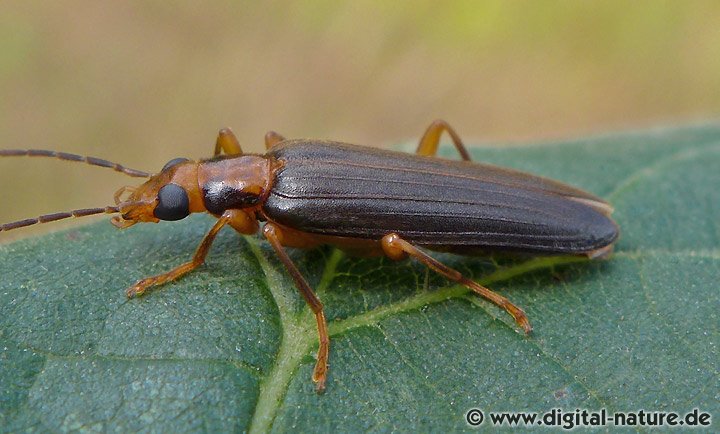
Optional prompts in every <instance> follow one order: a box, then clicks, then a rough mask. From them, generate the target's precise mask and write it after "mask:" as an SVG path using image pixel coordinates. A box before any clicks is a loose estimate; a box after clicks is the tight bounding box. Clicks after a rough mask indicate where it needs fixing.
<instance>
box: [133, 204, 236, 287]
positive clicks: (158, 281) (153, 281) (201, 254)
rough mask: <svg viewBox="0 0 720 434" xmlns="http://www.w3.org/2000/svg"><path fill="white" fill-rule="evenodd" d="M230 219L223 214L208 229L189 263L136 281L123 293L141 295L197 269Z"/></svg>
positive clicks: (228, 215) (229, 214)
mask: <svg viewBox="0 0 720 434" xmlns="http://www.w3.org/2000/svg"><path fill="white" fill-rule="evenodd" d="M231 218H232V214H231V213H225V214H223V215H222V216H221V217H220V218H219V219H218V221H217V222H215V225H214V226H213V227H212V228H211V229H210V231H209V232H208V233H207V234H206V235H205V237H204V238H203V239H202V241H201V242H200V245H199V246H198V248H197V250H196V251H195V255H194V256H193V258H192V260H190V262H186V263H184V264H182V265H180V266H179V267H177V268H174V269H173V270H170V271H168V272H167V273H163V274H158V275H157V276H152V277H148V278H145V279H142V280H138V281H137V283H135V284H134V285H133V286H131V287H130V288H128V289H127V290H126V291H125V294H127V296H128V298H133V297H135V296H138V295H142V294H143V293H145V291H147V290H148V289H149V288H150V287H153V286H158V285H162V284H165V283H167V282H170V281H173V280H175V279H177V278H179V277H181V276H183V275H185V274H187V273H189V272H191V271H192V270H194V269H196V268H197V267H199V266H200V265H201V264H202V263H203V262H205V257H206V256H207V254H208V251H210V246H212V243H213V241H215V237H216V236H217V234H218V232H220V229H222V227H223V226H225V225H226V224H227V223H228V222H229V221H230V219H231Z"/></svg>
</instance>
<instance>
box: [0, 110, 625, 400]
mask: <svg viewBox="0 0 720 434" xmlns="http://www.w3.org/2000/svg"><path fill="white" fill-rule="evenodd" d="M443 132H447V133H449V135H450V137H451V138H452V141H453V143H454V144H455V147H456V148H457V150H458V152H459V153H460V156H461V157H462V159H463V160H464V161H452V160H446V159H442V158H437V157H435V154H436V152H437V149H438V144H439V141H440V136H441V135H442V133H443ZM265 145H266V148H267V152H266V153H265V154H263V155H257V154H244V153H243V152H242V148H241V147H240V144H239V143H238V141H237V139H236V138H235V136H234V135H233V133H232V132H231V131H230V130H229V129H223V130H221V131H220V133H219V135H218V138H217V141H216V144H215V152H214V156H213V158H211V159H208V160H199V161H190V160H188V159H185V158H176V159H173V160H171V161H170V162H168V163H167V164H166V165H165V166H164V167H163V168H162V169H161V170H160V172H159V173H157V174H155V175H152V176H151V175H149V174H147V173H145V172H142V171H139V170H134V169H129V168H126V167H124V166H121V165H119V164H116V163H111V162H108V161H105V160H101V159H97V158H92V157H81V156H78V155H74V154H66V153H61V152H53V151H44V150H2V151H0V156H3V157H11V156H41V157H54V158H59V159H62V160H67V161H80V162H86V163H88V164H91V165H96V166H102V167H108V168H112V169H113V170H116V171H119V172H122V173H125V174H127V175H129V176H136V177H148V178H150V179H149V180H148V181H146V182H145V183H144V184H142V185H140V186H139V187H123V188H121V189H120V190H118V191H117V192H116V193H115V197H114V198H115V206H107V207H103V208H91V209H81V210H75V211H70V212H63V213H55V214H48V215H44V216H40V217H37V218H32V219H25V220H20V221H17V222H12V223H7V224H4V225H1V226H0V231H8V230H11V229H17V228H20V227H24V226H30V225H33V224H36V223H47V222H51V221H55V220H60V219H64V218H68V217H82V216H86V215H92V214H101V213H110V214H119V215H116V216H114V217H113V218H112V220H111V221H112V224H113V225H115V226H116V227H118V228H127V227H129V226H132V225H134V224H135V223H138V222H152V223H157V222H158V221H160V220H180V219H183V218H185V217H187V216H188V215H189V214H190V213H195V212H208V213H210V214H212V215H213V216H215V217H216V218H217V222H216V223H215V224H214V225H213V227H212V228H211V229H210V231H209V232H208V233H207V234H206V235H205V237H204V238H203V240H202V241H201V242H200V246H199V247H198V249H197V251H196V252H195V255H194V256H193V258H192V259H191V260H190V261H189V262H187V263H184V264H182V265H180V266H178V267H177V268H175V269H173V270H170V271H168V272H167V273H163V274H160V275H157V276H152V277H148V278H145V279H141V280H139V281H137V282H136V283H135V284H134V285H132V286H131V287H130V288H128V289H127V296H128V297H134V296H138V295H141V294H143V293H144V292H146V291H147V290H148V289H149V288H151V287H153V286H158V285H162V284H164V283H167V282H170V281H172V280H175V279H177V278H179V277H181V276H183V275H184V274H186V273H188V272H190V271H192V270H194V269H195V268H197V267H198V266H199V265H200V264H202V263H203V262H204V260H205V257H206V255H207V253H208V250H209V249H210V246H211V244H212V242H213V240H214V239H215V236H216V235H217V233H218V232H219V231H220V229H221V228H222V227H223V226H225V225H230V226H231V227H232V228H233V229H235V230H236V231H238V232H240V233H241V234H254V233H257V232H258V231H259V230H261V231H262V234H263V235H264V236H265V238H266V239H267V241H268V242H269V243H270V245H271V246H272V248H273V249H274V250H275V252H276V253H277V255H278V257H279V258H280V260H281V261H282V263H283V264H284V265H285V267H286V268H287V271H288V272H289V274H290V276H291V277H292V278H293V280H294V281H295V285H296V286H297V287H298V289H299V290H300V293H301V294H302V296H303V297H304V298H305V301H306V302H307V303H308V305H309V307H310V309H311V310H312V312H313V313H314V314H315V318H316V320H317V328H318V335H319V341H320V344H319V348H318V354H317V362H316V364H315V369H314V371H313V376H312V379H313V381H315V382H316V384H317V390H318V391H322V390H324V388H325V381H326V378H327V369H328V355H329V348H330V340H329V337H328V332H327V322H326V320H325V314H324V312H323V305H322V303H321V302H320V300H319V299H318V298H317V296H316V295H315V293H314V292H313V290H312V288H311V287H310V285H308V283H307V281H306V280H305V278H304V277H303V276H302V274H301V273H300V271H299V270H298V269H297V267H296V266H295V264H293V262H292V260H291V259H290V257H289V256H288V254H287V253H286V251H285V247H299V248H312V247H315V246H318V245H321V244H330V245H334V246H337V247H339V248H341V249H345V250H348V251H351V252H358V251H362V252H363V253H365V254H367V253H370V254H384V255H386V256H388V257H390V258H392V259H395V260H399V259H404V258H406V257H408V256H412V257H414V258H416V259H417V260H419V261H421V262H422V263H424V264H425V265H426V266H428V267H429V268H431V269H432V270H433V271H435V272H437V273H439V274H441V275H443V276H445V277H447V278H448V279H450V280H452V281H455V282H457V283H460V284H462V285H465V286H466V287H468V288H470V289H472V290H473V291H474V292H476V293H477V294H479V295H480V296H482V297H484V298H486V299H488V300H489V301H491V302H492V303H494V304H496V305H498V306H499V307H501V308H503V309H505V311H507V312H508V313H509V314H510V315H511V316H512V317H513V318H514V319H515V321H516V322H517V324H518V325H519V326H520V327H521V328H522V329H523V330H524V331H525V332H526V333H529V332H530V331H531V330H532V328H531V326H530V322H529V321H528V319H527V316H526V315H525V313H524V312H523V310H522V309H520V308H519V307H517V306H515V305H514V304H513V303H511V302H510V301H509V300H508V299H506V298H505V297H502V296H500V295H498V294H497V293H495V292H493V291H491V290H490V289H488V288H485V287H484V286H481V285H480V284H478V283H476V282H474V281H472V280H470V279H468V278H467V277H465V276H463V275H462V274H461V273H460V272H458V271H457V270H454V269H452V268H450V267H448V266H446V265H444V264H442V263H440V262H438V261H437V260H435V259H433V257H431V256H430V255H428V254H427V253H426V252H425V251H424V250H423V249H421V248H424V249H429V250H442V251H446V252H447V251H449V252H453V253H458V254H474V253H478V252H492V251H510V252H527V253H539V254H576V255H585V256H588V257H590V258H597V257H601V256H605V255H607V254H608V253H609V252H610V251H611V250H612V246H613V243H614V242H615V240H616V239H617V237H618V227H617V225H616V224H615V222H613V220H612V219H611V218H610V217H609V216H610V213H611V212H612V207H611V206H610V205H609V204H607V203H606V202H604V201H603V200H602V199H600V198H598V197H596V196H593V195H592V194H589V193H587V192H584V191H582V190H579V189H576V188H573V187H570V186H568V185H565V184H562V183H560V182H557V181H553V180H550V179H546V178H541V177H538V176H533V175H529V174H527V173H523V172H518V171H515V170H510V169H504V168H500V167H496V166H492V165H487V164H478V163H473V162H471V161H470V154H469V153H468V152H467V150H466V149H465V146H464V145H463V143H462V141H461V140H460V137H459V136H458V135H457V133H455V131H454V130H453V129H452V128H451V127H450V126H449V125H448V124H447V123H446V122H444V121H435V122H433V123H432V124H431V125H430V127H429V128H428V129H427V131H426V132H425V134H424V135H423V137H422V139H421V140H420V144H419V145H418V148H417V152H416V155H412V154H405V153H399V152H393V151H384V150H378V149H373V148H367V147H362V146H356V145H349V144H345V143H339V142H331V141H324V140H286V139H285V138H283V137H282V136H280V135H279V134H277V133H274V132H269V133H268V134H266V135H265ZM222 153H224V154H225V155H221V154H222ZM259 222H265V223H264V225H263V227H262V229H260V224H259Z"/></svg>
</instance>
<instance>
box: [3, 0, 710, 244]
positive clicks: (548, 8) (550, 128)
mask: <svg viewBox="0 0 720 434" xmlns="http://www.w3.org/2000/svg"><path fill="white" fill-rule="evenodd" d="M719 19H720V2H717V1H672V2H664V1H635V2H627V1H604V2H576V1H534V2H514V1H512V2H507V1H486V2H479V1H460V2H454V1H445V2H437V1H411V2H401V1H393V2H388V1H352V2H338V1H314V2H301V1H273V2H236V1H213V2H194V1H193V2H189V1H186V2H159V1H156V2H148V1H124V2H94V1H66V2H41V1H23V2H10V1H3V2H2V3H1V4H0V148H30V147H34V148H49V149H55V150H63V151H67V152H76V153H81V154H90V155H93V156H99V157H103V158H107V159H110V160H113V161H118V162H121V163H122V164H125V165H128V166H130V167H135V168H138V169H143V170H147V171H155V170H158V169H159V168H160V167H161V166H162V165H163V164H164V163H165V162H166V161H167V160H169V159H171V158H173V157H177V156H186V157H191V158H199V157H206V156H209V155H210V153H211V152H212V147H213V143H214V139H215V134H216V133H217V130H218V129H219V128H220V127H222V126H230V127H232V128H233V129H234V131H235V133H236V134H237V136H238V138H239V139H240V141H241V143H242V144H243V146H244V147H245V149H246V150H247V151H255V152H258V151H261V150H262V138H263V135H264V133H265V132H266V131H267V130H270V129H273V130H276V131H278V132H280V133H282V134H284V135H286V136H287V137H317V138H331V139H338V140H343V141H349V142H355V143H359V144H367V145H372V146H392V145H393V144H397V143H399V142H407V141H415V140H417V138H418V137H419V136H420V135H421V133H422V132H423V130H424V128H425V127H426V126H427V125H428V123H429V122H430V121H432V120H433V119H435V118H443V119H446V120H448V121H449V122H450V123H451V124H452V125H454V126H455V128H456V129H457V130H458V132H459V133H460V134H461V136H462V137H464V138H465V140H466V142H468V143H473V144H477V143H499V142H502V143H511V142H520V141H522V142H534V141H547V140H554V139H558V138H562V137H570V136H582V135H588V134H596V133H602V132H605V131H610V130H618V129H627V128H644V127H650V126H656V125H666V124H675V123H683V122H692V121H702V120H712V119H717V115H718V113H720V25H718V22H719ZM135 181H136V180H133V179H130V178H125V177H123V176H122V175H119V174H115V173H114V172H111V171H107V170H103V169H99V168H91V167H84V166H79V165H77V164H69V163H61V162H57V161H41V160H39V159H34V160H28V159H19V158H15V159H9V158H6V159H2V160H0V185H1V186H2V188H0V222H8V221H12V220H16V219H21V218H25V217H33V216H36V215H39V214H43V213H49V212H56V211H62V210H68V209H73V208H83V207H94V206H103V205H106V204H110V203H111V202H112V193H113V192H114V191H115V190H116V189H117V188H118V187H120V186H121V185H124V184H126V183H127V184H133V183H135ZM86 220H91V219H90V218H88V219H86ZM68 224H69V223H68V222H67V221H66V222H62V223H60V222H59V223H56V224H54V225H45V227H44V228H43V229H44V230H54V229H58V228H62V227H66V226H67V225H68ZM31 233H33V231H31V230H20V231H15V232H11V233H8V234H0V235H2V237H0V241H2V240H5V241H6V240H9V239H11V238H17V237H19V236H27V235H28V234H31Z"/></svg>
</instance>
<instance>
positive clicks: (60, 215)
mask: <svg viewBox="0 0 720 434" xmlns="http://www.w3.org/2000/svg"><path fill="white" fill-rule="evenodd" d="M118 212H120V208H118V207H116V206H106V207H104V208H85V209H74V210H72V211H67V212H56V213H53V214H45V215H41V216H40V217H36V218H32V219H24V220H18V221H16V222H11V223H5V224H4V225H0V232H7V231H11V230H13V229H17V228H24V227H25V226H32V225H35V224H38V223H49V222H54V221H56V220H62V219H67V218H70V217H85V216H89V215H94V214H115V213H118Z"/></svg>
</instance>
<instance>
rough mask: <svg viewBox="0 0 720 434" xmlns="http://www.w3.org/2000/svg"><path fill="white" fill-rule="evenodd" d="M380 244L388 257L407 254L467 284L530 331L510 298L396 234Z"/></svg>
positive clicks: (451, 278)
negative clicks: (468, 276) (466, 275)
mask: <svg viewBox="0 0 720 434" xmlns="http://www.w3.org/2000/svg"><path fill="white" fill-rule="evenodd" d="M380 244H381V245H382V249H383V251H384V252H385V254H386V255H387V256H388V257H389V258H391V259H395V260H399V259H403V258H405V257H407V255H410V256H412V257H414V258H417V259H418V260H420V262H422V263H423V264H425V265H427V266H428V267H429V268H430V269H432V270H433V271H435V272H436V273H439V274H442V275H443V276H445V277H447V278H448V279H450V280H452V281H454V282H457V283H460V284H461V285H465V286H467V287H468V288H470V289H472V290H473V291H475V292H476V293H477V294H479V295H481V296H482V297H484V298H486V299H488V300H490V301H491V302H493V303H494V304H496V305H497V306H499V307H501V308H503V309H505V311H506V312H507V313H509V314H510V315H511V316H512V317H513V318H514V319H515V322H516V323H517V324H518V325H519V326H520V327H522V328H523V330H525V333H530V332H531V331H532V326H530V321H528V319H527V315H525V312H524V311H523V310H522V309H520V308H519V307H517V306H515V305H514V304H512V302H511V301H510V300H508V299H507V298H505V297H503V296H501V295H499V294H496V293H495V292H493V291H491V290H489V289H488V288H485V287H484V286H482V285H480V284H478V283H477V282H475V281H472V280H470V279H468V278H467V277H465V276H463V275H462V274H461V273H460V272H459V271H457V270H455V269H453V268H450V267H448V266H447V265H445V264H443V263H442V262H440V261H438V260H436V259H434V258H433V257H432V256H430V255H428V254H427V253H425V252H423V251H422V250H420V249H418V248H417V247H415V246H413V245H412V244H410V243H409V242H407V241H405V240H403V239H402V238H400V236H399V235H398V234H388V235H385V236H384V237H383V238H382V241H381V243H380Z"/></svg>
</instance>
